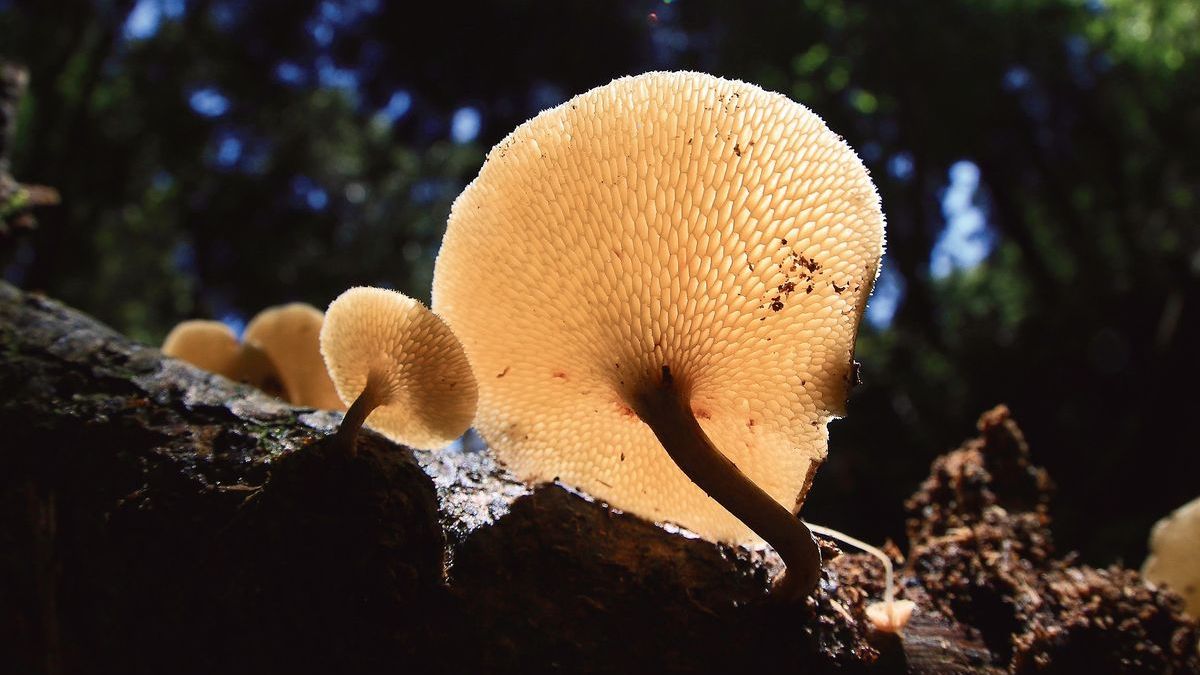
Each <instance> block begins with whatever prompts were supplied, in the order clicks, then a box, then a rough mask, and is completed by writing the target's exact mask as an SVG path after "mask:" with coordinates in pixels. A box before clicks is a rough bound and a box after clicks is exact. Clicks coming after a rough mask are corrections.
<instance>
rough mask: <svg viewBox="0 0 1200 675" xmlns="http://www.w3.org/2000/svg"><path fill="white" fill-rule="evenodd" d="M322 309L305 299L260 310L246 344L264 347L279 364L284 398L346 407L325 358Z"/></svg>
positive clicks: (311, 404)
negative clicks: (321, 338)
mask: <svg viewBox="0 0 1200 675" xmlns="http://www.w3.org/2000/svg"><path fill="white" fill-rule="evenodd" d="M323 320H324V314H322V313H321V310H319V309H317V308H316V307H313V306H312V305H308V304H305V303H302V302H294V303H291V304H287V305H281V306H279V307H269V308H267V309H264V310H263V311H261V312H259V313H258V314H257V315H256V316H255V317H254V319H253V320H251V321H250V323H249V324H247V325H246V332H245V334H244V335H243V336H242V343H243V344H244V345H250V346H253V347H256V348H258V349H260V350H262V352H263V353H265V354H266V355H267V357H268V358H269V359H270V360H271V362H272V363H274V364H275V367H276V368H277V369H278V372H279V379H280V382H281V385H282V388H283V397H282V398H284V399H286V400H287V401H288V402H289V403H291V404H292V405H296V406H306V407H311V408H322V409H325V410H342V409H344V406H343V405H342V401H341V399H340V398H338V394H337V391H336V390H335V389H334V387H333V380H331V379H329V373H327V372H326V370H325V361H324V359H322V358H321V345H320V335H321V322H322V321H323Z"/></svg>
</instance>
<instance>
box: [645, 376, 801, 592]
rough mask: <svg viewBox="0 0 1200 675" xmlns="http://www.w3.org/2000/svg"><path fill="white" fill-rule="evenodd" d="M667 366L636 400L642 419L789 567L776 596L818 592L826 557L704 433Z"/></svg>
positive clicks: (794, 520)
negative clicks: (659, 377) (817, 588)
mask: <svg viewBox="0 0 1200 675" xmlns="http://www.w3.org/2000/svg"><path fill="white" fill-rule="evenodd" d="M684 399H685V396H684V395H683V394H682V392H681V391H680V390H679V388H678V387H677V386H676V384H675V382H674V379H673V378H672V377H671V371H670V369H669V368H668V367H666V366H663V376H662V384H661V386H651V387H647V389H646V390H645V391H643V392H641V394H640V396H635V401H634V408H635V411H636V412H637V415H638V417H640V418H641V420H642V421H643V422H645V423H646V425H647V426H649V427H650V429H651V430H652V431H653V432H654V435H655V436H656V437H657V438H658V441H659V442H660V443H662V446H663V448H665V449H666V451H667V454H668V455H670V456H671V459H672V460H673V461H674V462H675V464H676V465H677V466H679V468H680V469H682V470H683V472H684V473H685V474H686V475H687V477H688V478H690V479H691V480H692V482H693V483H695V484H696V485H697V486H699V487H700V489H701V490H704V492H705V493H706V494H707V495H708V496H710V497H712V498H713V499H715V500H716V501H717V503H719V504H720V505H721V506H723V507H725V508H726V509H728V510H729V512H730V513H732V514H733V515H734V516H735V517H736V518H737V519H738V520H740V521H742V522H743V523H745V525H746V526H747V527H749V528H750V529H751V530H753V531H754V532H755V534H757V535H758V536H760V537H762V538H763V539H765V540H766V541H767V543H768V544H770V545H771V547H772V548H774V549H775V550H776V551H777V552H778V553H779V555H780V557H782V558H783V561H784V563H785V564H787V571H786V572H785V573H784V575H783V578H782V579H781V580H780V581H779V583H778V584H777V585H776V589H775V592H776V593H777V594H778V595H779V596H780V597H782V598H784V599H794V598H802V597H805V596H808V595H809V594H811V593H812V592H813V591H814V590H815V589H816V587H817V581H818V580H819V578H820V572H821V552H820V549H818V548H817V543H816V541H814V540H813V537H812V534H811V533H809V531H808V528H807V527H805V525H804V523H803V522H801V521H800V519H799V518H797V517H796V516H795V515H794V514H792V513H791V512H790V511H788V510H787V509H786V508H784V507H783V506H782V505H781V504H780V503H779V502H777V501H775V500H774V499H773V498H772V497H771V496H770V495H769V494H767V493H766V492H764V491H763V490H762V488H760V487H758V485H756V484H755V483H754V481H752V480H750V479H749V478H748V477H747V476H746V474H744V473H742V471H741V469H738V467H737V465H736V464H734V463H733V462H731V461H730V460H729V458H728V457H726V456H725V455H724V454H723V453H722V452H721V451H720V450H718V449H716V448H715V447H713V444H712V441H711V440H709V438H708V436H707V435H706V434H705V433H704V430H703V429H701V428H700V424H699V422H697V421H696V415H695V413H693V412H692V408H691V405H690V404H689V403H688V402H687V401H685V400H684Z"/></svg>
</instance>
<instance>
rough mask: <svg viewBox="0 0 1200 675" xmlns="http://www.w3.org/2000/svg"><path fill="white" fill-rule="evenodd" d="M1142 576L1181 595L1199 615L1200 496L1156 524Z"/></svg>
mask: <svg viewBox="0 0 1200 675" xmlns="http://www.w3.org/2000/svg"><path fill="white" fill-rule="evenodd" d="M1142 576H1144V577H1146V578H1147V579H1149V580H1150V581H1153V582H1154V583H1156V584H1162V585H1164V586H1167V587H1169V588H1170V589H1171V590H1173V591H1175V592H1176V593H1178V594H1180V595H1182V596H1183V601H1184V605H1185V608H1186V609H1187V612H1188V614H1191V615H1192V616H1194V617H1198V618H1200V498H1196V499H1193V500H1192V501H1190V502H1188V503H1187V504H1184V505H1183V506H1181V507H1179V508H1178V509H1175V510H1174V511H1173V512H1171V515H1169V516H1167V517H1166V518H1163V519H1162V520H1160V521H1158V523H1156V524H1155V525H1154V529H1153V530H1152V531H1151V533H1150V555H1149V556H1148V557H1147V558H1146V562H1145V564H1143V565H1142Z"/></svg>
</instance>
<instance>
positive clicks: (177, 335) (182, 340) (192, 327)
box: [162, 320, 242, 380]
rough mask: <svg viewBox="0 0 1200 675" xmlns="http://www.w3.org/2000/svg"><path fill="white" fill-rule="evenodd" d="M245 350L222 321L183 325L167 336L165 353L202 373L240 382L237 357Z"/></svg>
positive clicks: (163, 350)
mask: <svg viewBox="0 0 1200 675" xmlns="http://www.w3.org/2000/svg"><path fill="white" fill-rule="evenodd" d="M241 348H242V346H241V345H240V344H239V343H238V339H237V335H234V333H233V330H232V329H231V328H230V327H229V326H226V325H225V324H223V323H221V322H220V321H203V320H191V321H184V322H182V323H180V324H178V325H176V326H175V327H174V328H172V329H171V332H170V333H167V338H166V339H165V340H163V345H162V353H163V354H165V355H167V356H170V357H173V358H176V359H179V360H181V361H186V362H188V363H190V364H192V365H193V366H196V367H197V368H199V369H200V370H204V371H207V372H210V373H216V374H217V375H223V376H225V377H227V378H229V379H231V380H237V379H240V378H239V375H240V374H239V373H238V356H239V352H240V351H241Z"/></svg>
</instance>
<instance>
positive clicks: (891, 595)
mask: <svg viewBox="0 0 1200 675" xmlns="http://www.w3.org/2000/svg"><path fill="white" fill-rule="evenodd" d="M805 525H807V526H808V529H809V530H810V531H811V532H814V533H816V534H819V535H821V536H823V537H829V538H830V539H836V540H838V541H840V542H842V543H843V544H849V545H851V546H854V547H856V548H858V549H860V550H862V551H866V552H867V553H869V554H870V555H872V556H874V557H875V559H876V560H878V561H879V562H881V563H883V602H884V603H885V605H886V606H887V610H888V613H891V612H892V607H893V605H894V602H895V600H896V583H895V576H894V573H893V572H892V559H891V558H889V557H888V556H887V554H886V553H884V552H883V551H882V550H881V549H878V548H876V547H874V546H872V545H870V544H868V543H867V542H865V541H862V540H861V539H855V538H854V537H851V536H850V535H848V534H843V533H841V532H839V531H837V530H835V529H833V528H831V527H825V526H823V525H816V524H814V523H805Z"/></svg>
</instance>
